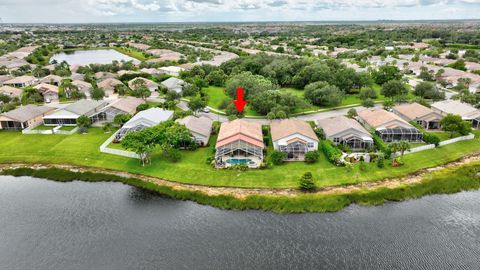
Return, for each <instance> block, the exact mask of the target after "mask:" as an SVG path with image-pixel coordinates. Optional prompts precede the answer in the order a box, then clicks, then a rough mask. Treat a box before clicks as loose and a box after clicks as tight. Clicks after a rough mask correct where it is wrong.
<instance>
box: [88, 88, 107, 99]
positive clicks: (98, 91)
mask: <svg viewBox="0 0 480 270" xmlns="http://www.w3.org/2000/svg"><path fill="white" fill-rule="evenodd" d="M90 97H91V98H92V99H93V100H102V99H103V98H104V97H105V91H104V90H103V89H102V88H98V87H94V88H93V89H92V90H90Z"/></svg>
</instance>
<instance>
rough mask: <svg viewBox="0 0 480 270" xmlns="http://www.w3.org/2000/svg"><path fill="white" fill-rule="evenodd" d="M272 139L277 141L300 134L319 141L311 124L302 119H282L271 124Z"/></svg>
mask: <svg viewBox="0 0 480 270" xmlns="http://www.w3.org/2000/svg"><path fill="white" fill-rule="evenodd" d="M270 128H271V134H272V140H273V141H277V140H280V139H283V138H285V137H288V136H290V135H293V134H300V135H303V136H305V137H308V138H310V139H312V140H315V141H318V138H317V135H316V134H315V132H314V131H313V129H312V127H311V126H310V124H308V123H307V122H304V121H300V120H293V119H287V120H280V121H275V122H273V123H272V124H271V125H270Z"/></svg>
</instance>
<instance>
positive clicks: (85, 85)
mask: <svg viewBox="0 0 480 270" xmlns="http://www.w3.org/2000/svg"><path fill="white" fill-rule="evenodd" d="M72 84H73V85H75V86H76V87H77V88H78V91H80V92H82V93H84V94H85V96H86V97H87V98H89V97H90V91H92V89H93V86H92V84H91V83H89V82H85V81H80V80H74V81H72Z"/></svg>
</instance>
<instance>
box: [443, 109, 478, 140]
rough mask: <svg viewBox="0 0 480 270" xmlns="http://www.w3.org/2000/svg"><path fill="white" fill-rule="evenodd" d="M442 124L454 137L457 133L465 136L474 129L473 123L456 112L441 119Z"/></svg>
mask: <svg viewBox="0 0 480 270" xmlns="http://www.w3.org/2000/svg"><path fill="white" fill-rule="evenodd" d="M440 126H441V127H442V129H443V130H444V131H447V132H450V138H452V137H453V135H454V134H455V133H459V134H461V135H463V136H465V135H468V134H469V133H470V132H471V131H472V125H471V124H470V123H469V122H467V121H464V120H463V119H462V117H461V116H460V115H456V114H447V115H446V116H445V117H443V118H442V120H441V121H440Z"/></svg>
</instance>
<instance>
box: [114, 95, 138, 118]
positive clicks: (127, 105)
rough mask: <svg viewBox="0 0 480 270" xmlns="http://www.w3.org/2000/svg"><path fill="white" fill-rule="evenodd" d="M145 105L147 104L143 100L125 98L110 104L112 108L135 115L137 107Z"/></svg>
mask: <svg viewBox="0 0 480 270" xmlns="http://www.w3.org/2000/svg"><path fill="white" fill-rule="evenodd" d="M143 103H145V101H144V100H143V99H141V98H135V97H125V98H120V99H118V100H116V101H114V102H113V103H112V104H110V107H113V108H116V109H119V110H121V111H123V112H126V113H129V114H134V113H135V111H136V109H137V107H138V106H139V105H140V104H143Z"/></svg>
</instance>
